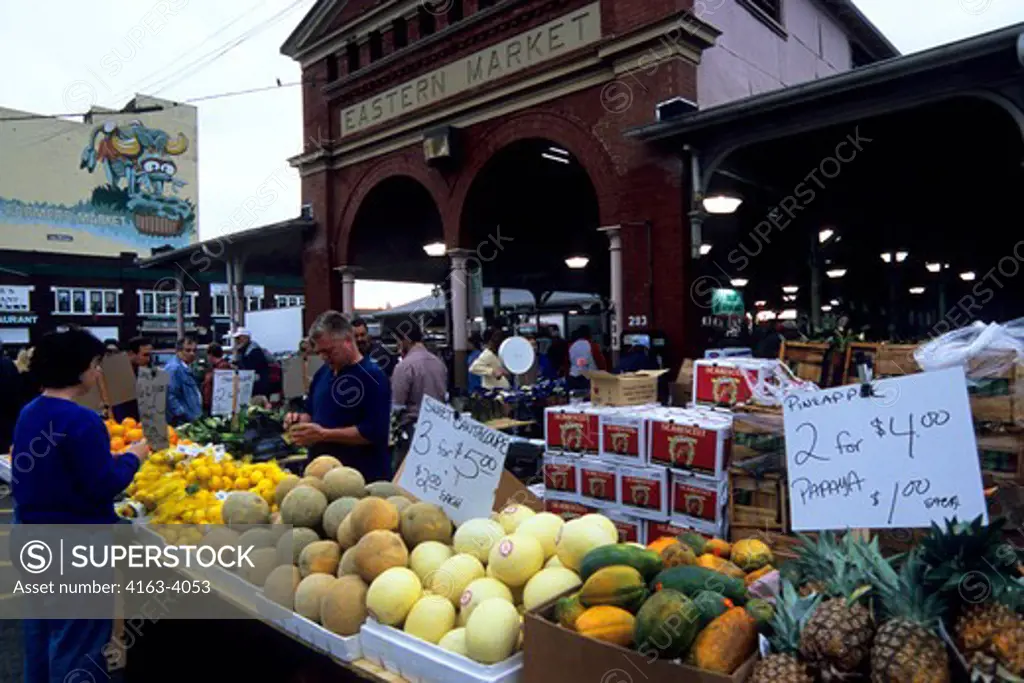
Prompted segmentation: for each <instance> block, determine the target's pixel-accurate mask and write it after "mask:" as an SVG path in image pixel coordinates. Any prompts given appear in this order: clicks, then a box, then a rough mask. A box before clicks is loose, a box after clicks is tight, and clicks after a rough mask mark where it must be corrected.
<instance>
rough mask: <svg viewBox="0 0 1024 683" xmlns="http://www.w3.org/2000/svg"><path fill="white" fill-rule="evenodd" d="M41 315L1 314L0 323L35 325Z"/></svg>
mask: <svg viewBox="0 0 1024 683" xmlns="http://www.w3.org/2000/svg"><path fill="white" fill-rule="evenodd" d="M38 321H39V316H38V315H34V314H31V313H30V314H26V315H0V325H35V324H36V323H37V322H38Z"/></svg>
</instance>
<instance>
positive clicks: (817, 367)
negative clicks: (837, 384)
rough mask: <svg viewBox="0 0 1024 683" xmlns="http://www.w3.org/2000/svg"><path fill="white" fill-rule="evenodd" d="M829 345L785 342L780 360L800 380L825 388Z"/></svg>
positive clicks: (780, 351) (780, 352)
mask: <svg viewBox="0 0 1024 683" xmlns="http://www.w3.org/2000/svg"><path fill="white" fill-rule="evenodd" d="M828 350H829V345H828V344H826V343H818V342H791V341H786V340H783V342H782V346H781V347H780V348H779V360H780V361H782V362H783V363H785V364H786V365H788V366H789V369H790V370H792V371H793V374H794V375H796V376H797V377H799V378H800V379H803V380H807V381H809V382H814V383H815V384H817V385H818V386H825V379H826V375H825V357H826V355H827V354H828Z"/></svg>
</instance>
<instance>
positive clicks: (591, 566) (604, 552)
mask: <svg viewBox="0 0 1024 683" xmlns="http://www.w3.org/2000/svg"><path fill="white" fill-rule="evenodd" d="M614 565H625V566H627V567H632V568H633V569H635V570H637V571H638V572H640V575H641V576H643V577H644V581H650V580H651V579H653V578H654V577H655V576H656V575H657V574H658V572H660V571H661V570H662V568H663V567H662V564H661V556H660V555H658V553H655V552H653V551H651V550H647V549H645V548H638V547H636V546H635V545H630V544H628V543H616V544H615V545H603V546H600V547H598V548H594V549H593V550H591V551H590V552H588V553H587V554H586V555H584V556H583V561H582V562H581V563H580V572H579V573H580V578H581V579H583V580H584V581H586V580H587V579H589V578H590V577H591V575H592V574H593V573H594V572H596V571H597V570H598V569H603V568H604V567H611V566H614Z"/></svg>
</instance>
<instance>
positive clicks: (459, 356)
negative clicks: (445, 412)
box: [448, 249, 470, 390]
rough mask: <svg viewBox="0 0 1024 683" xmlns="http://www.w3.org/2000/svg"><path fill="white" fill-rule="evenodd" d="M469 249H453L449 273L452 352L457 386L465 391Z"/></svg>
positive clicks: (450, 251) (467, 380)
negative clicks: (467, 264) (467, 265)
mask: <svg viewBox="0 0 1024 683" xmlns="http://www.w3.org/2000/svg"><path fill="white" fill-rule="evenodd" d="M469 255H470V252H469V250H467V249H451V250H449V251H448V256H449V257H450V258H451V272H450V273H449V279H450V286H451V292H452V340H451V341H452V350H453V351H454V361H453V362H454V366H455V367H454V370H455V373H454V374H455V386H456V387H458V388H459V389H462V390H465V389H466V388H467V387H468V386H469V368H468V367H467V366H466V358H467V357H468V354H467V351H468V347H469V336H468V335H467V334H466V319H467V318H468V317H469V311H468V308H467V301H468V297H467V289H468V282H469V274H468V273H467V272H466V260H467V259H468V258H469Z"/></svg>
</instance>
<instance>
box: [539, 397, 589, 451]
mask: <svg viewBox="0 0 1024 683" xmlns="http://www.w3.org/2000/svg"><path fill="white" fill-rule="evenodd" d="M600 415H601V409H600V408H598V407H596V406H593V405H591V404H589V403H579V404H576V405H566V406H553V407H552V406H549V407H547V408H545V409H544V444H545V447H546V448H547V450H548V451H551V452H555V453H577V454H580V455H597V450H598V447H599V445H600V424H599V419H600Z"/></svg>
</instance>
